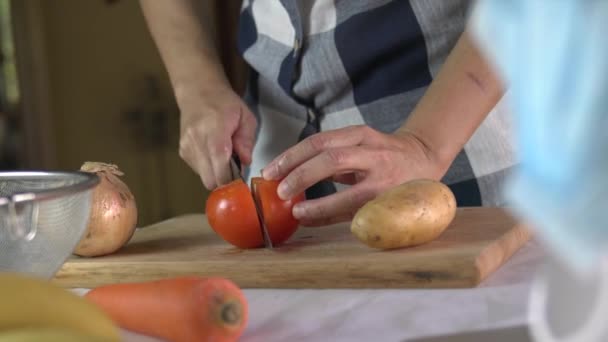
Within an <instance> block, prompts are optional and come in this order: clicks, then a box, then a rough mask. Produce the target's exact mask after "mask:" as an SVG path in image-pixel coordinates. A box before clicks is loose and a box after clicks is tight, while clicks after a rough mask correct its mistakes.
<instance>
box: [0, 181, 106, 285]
mask: <svg viewBox="0 0 608 342" xmlns="http://www.w3.org/2000/svg"><path fill="white" fill-rule="evenodd" d="M98 183H99V178H98V177H97V176H96V175H95V174H92V173H84V172H0V272H19V273H27V274H30V275H33V276H37V277H42V278H47V279H49V278H51V277H53V275H54V274H55V273H56V272H57V271H58V270H59V268H60V267H61V265H63V263H64V262H65V260H66V259H67V258H68V257H69V256H70V255H71V253H72V252H73V251H74V248H75V247H76V245H77V244H78V242H79V241H80V239H81V238H82V235H83V234H84V232H85V230H86V227H87V223H88V220H89V215H90V210H91V200H92V190H93V188H94V187H95V185H97V184H98Z"/></svg>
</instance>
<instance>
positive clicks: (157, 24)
mask: <svg viewBox="0 0 608 342" xmlns="http://www.w3.org/2000/svg"><path fill="white" fill-rule="evenodd" d="M201 3H202V2H201V1H196V0H170V1H159V0H140V4H141V7H142V10H143V14H144V17H145V18H146V21H147V23H148V27H149V30H150V33H151V35H152V37H153V39H154V41H155V43H156V45H157V47H158V50H159V52H160V55H161V58H162V59H163V62H164V64H165V67H166V68H167V71H168V73H169V77H170V80H171V83H172V86H173V89H174V91H175V95H176V97H177V99H178V102H179V100H180V98H181V97H185V96H189V95H191V94H188V93H189V92H192V91H195V92H205V91H207V90H212V89H217V88H218V87H220V88H221V87H229V83H228V80H227V79H226V76H225V74H224V71H223V68H222V64H221V61H220V59H219V57H218V54H217V50H216V47H215V45H214V42H213V38H212V33H211V27H210V25H209V23H207V22H203V21H202V20H201V18H200V17H199V14H200V13H201V10H200V8H199V7H198V6H201ZM199 95H200V94H199Z"/></svg>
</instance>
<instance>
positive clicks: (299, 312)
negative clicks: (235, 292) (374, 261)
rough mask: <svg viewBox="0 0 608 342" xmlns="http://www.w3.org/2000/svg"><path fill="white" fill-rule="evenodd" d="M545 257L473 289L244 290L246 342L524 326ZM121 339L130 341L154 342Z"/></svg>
mask: <svg viewBox="0 0 608 342" xmlns="http://www.w3.org/2000/svg"><path fill="white" fill-rule="evenodd" d="M543 257H544V253H543V252H542V249H541V248H540V246H539V245H538V243H537V242H536V241H531V242H529V243H528V244H526V245H525V246H524V247H523V248H522V249H520V250H519V251H518V252H517V253H516V254H515V255H513V257H512V258H511V259H510V260H509V261H507V263H506V264H505V265H503V266H502V267H501V268H499V269H498V270H497V271H496V272H495V273H494V274H492V275H490V276H489V277H488V278H487V279H486V280H485V281H484V282H483V283H482V284H480V285H479V286H478V287H477V288H473V289H445V290H444V289H438V290H281V289H246V290H244V292H245V295H246V297H247V300H248V302H249V324H248V326H247V329H246V331H245V334H244V336H243V338H242V341H244V342H248V341H250V342H257V341H265V342H271V341H336V342H338V341H374V342H380V341H404V340H410V339H415V338H421V337H428V336H437V335H447V334H453V333H461V332H468V331H478V330H486V329H494V328H505V327H518V326H525V325H526V323H527V297H528V291H529V288H530V284H531V281H532V279H533V277H534V275H535V273H536V269H537V267H538V266H539V265H540V263H541V262H542V258H543ZM77 291H79V292H80V293H83V292H84V291H86V290H83V289H80V290H77ZM124 333H125V340H126V341H134V342H138V341H141V342H144V341H156V340H155V339H152V338H148V337H145V336H140V335H136V334H133V333H130V332H126V331H125V332H124Z"/></svg>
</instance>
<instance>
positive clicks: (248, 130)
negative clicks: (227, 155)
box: [232, 109, 257, 165]
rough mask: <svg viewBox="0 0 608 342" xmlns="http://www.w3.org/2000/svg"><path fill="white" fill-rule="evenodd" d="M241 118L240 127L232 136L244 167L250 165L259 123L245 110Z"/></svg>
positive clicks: (235, 149)
mask: <svg viewBox="0 0 608 342" xmlns="http://www.w3.org/2000/svg"><path fill="white" fill-rule="evenodd" d="M240 116H241V118H240V120H239V126H238V128H237V130H236V132H234V135H233V136H232V144H233V146H234V151H235V152H236V153H237V154H238V156H239V158H240V159H241V162H242V163H243V164H244V165H250V164H251V155H252V153H253V142H254V140H255V131H256V127H257V122H256V120H255V117H254V116H253V114H252V113H251V112H250V111H249V110H247V109H243V110H242V111H241V113H240Z"/></svg>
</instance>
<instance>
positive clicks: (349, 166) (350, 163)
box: [277, 146, 379, 200]
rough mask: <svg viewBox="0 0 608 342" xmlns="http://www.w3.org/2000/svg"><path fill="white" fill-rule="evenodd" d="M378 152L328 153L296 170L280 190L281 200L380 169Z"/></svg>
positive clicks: (345, 150) (336, 150) (338, 150)
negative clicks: (355, 173) (344, 176)
mask: <svg viewBox="0 0 608 342" xmlns="http://www.w3.org/2000/svg"><path fill="white" fill-rule="evenodd" d="M378 153H379V152H378V151H377V150H376V149H372V148H369V147H363V146H350V147H340V148H333V149H328V150H326V151H323V152H321V153H320V154H318V155H316V156H314V157H312V158H311V159H309V160H307V161H305V162H304V163H302V164H301V165H299V166H297V167H296V168H295V169H293V170H292V171H291V172H290V173H289V174H288V175H287V176H286V177H285V178H284V179H283V180H282V181H281V183H280V184H279V187H278V189H277V192H278V195H279V197H280V198H281V199H284V200H285V199H289V198H291V197H292V196H294V195H296V194H299V193H302V192H304V191H305V190H306V189H308V188H309V187H311V186H312V185H314V184H316V183H317V182H319V181H321V180H324V179H328V178H333V177H334V175H337V174H344V173H349V172H350V173H352V172H353V171H362V172H363V173H365V172H366V171H367V170H369V169H372V168H374V167H378V161H377V159H378V158H377V157H378Z"/></svg>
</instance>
